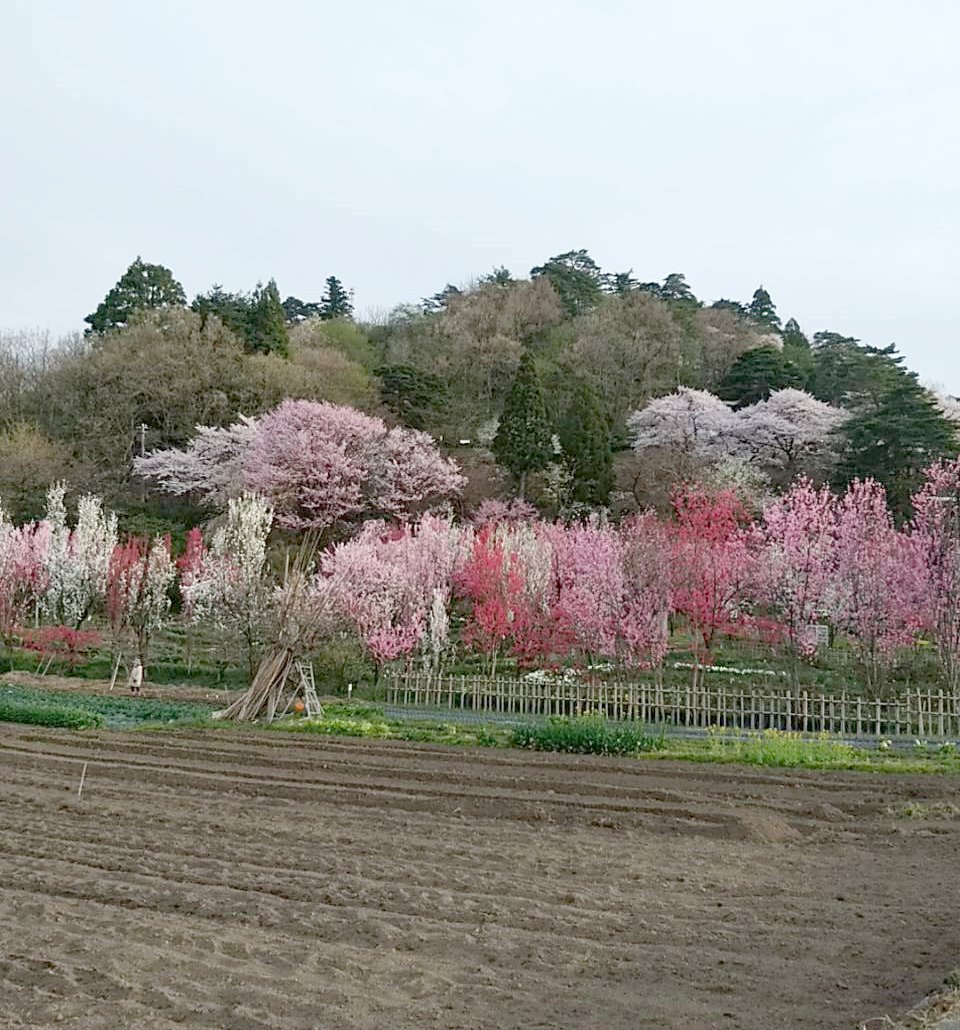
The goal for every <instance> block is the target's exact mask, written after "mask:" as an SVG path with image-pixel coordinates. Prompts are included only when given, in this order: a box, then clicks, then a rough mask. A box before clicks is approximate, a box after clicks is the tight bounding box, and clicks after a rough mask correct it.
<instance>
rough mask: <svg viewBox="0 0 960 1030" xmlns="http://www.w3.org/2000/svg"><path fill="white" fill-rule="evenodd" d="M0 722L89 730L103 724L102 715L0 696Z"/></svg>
mask: <svg viewBox="0 0 960 1030" xmlns="http://www.w3.org/2000/svg"><path fill="white" fill-rule="evenodd" d="M0 722H18V723H26V724H28V725H30V726H56V727H58V728H61V729H66V730H90V729H96V728H97V727H99V726H102V725H103V716H102V715H97V714H96V712H84V711H81V710H79V709H77V708H66V707H64V706H62V705H51V704H46V705H44V704H30V703H28V702H25V701H14V700H8V699H6V698H0Z"/></svg>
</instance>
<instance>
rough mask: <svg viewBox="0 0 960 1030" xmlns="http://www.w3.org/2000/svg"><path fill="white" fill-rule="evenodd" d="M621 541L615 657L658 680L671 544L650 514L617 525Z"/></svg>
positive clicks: (666, 631)
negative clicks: (620, 591)
mask: <svg viewBox="0 0 960 1030" xmlns="http://www.w3.org/2000/svg"><path fill="white" fill-rule="evenodd" d="M620 536H621V539H622V541H623V586H624V604H623V609H622V611H621V614H620V620H619V626H618V632H619V634H620V638H621V645H620V646H621V654H620V657H621V660H622V661H623V662H624V663H625V664H626V665H628V666H636V667H638V668H645V669H655V670H657V673H658V675H659V672H660V669H661V667H662V665H663V659H664V658H665V657H666V654H667V642H668V639H669V635H670V626H669V614H670V610H671V606H672V603H673V589H672V584H673V573H674V566H673V561H672V559H671V550H672V543H673V541H672V539H671V536H670V533H669V531H668V528H667V527H666V526H665V525H664V523H663V522H661V521H660V519H658V518H657V517H656V515H655V514H654V513H653V512H643V513H641V514H639V515H634V516H632V517H630V518H628V519H626V520H625V521H624V522H623V523H622V524H621V526H620Z"/></svg>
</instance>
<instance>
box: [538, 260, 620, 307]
mask: <svg viewBox="0 0 960 1030" xmlns="http://www.w3.org/2000/svg"><path fill="white" fill-rule="evenodd" d="M540 276H543V277H544V278H546V279H548V280H549V282H550V284H551V285H552V286H553V288H554V289H555V290H556V291H557V296H558V297H559V298H560V303H561V304H562V305H563V308H564V310H565V311H566V312H567V314H568V315H570V316H571V317H572V316H575V315H580V314H583V313H584V312H585V311H589V310H590V309H591V308H593V307H596V305H597V304H598V303H599V301H600V298H601V297H602V296H603V284H604V278H603V273H602V272H601V270H600V266H599V265H598V264H597V263H596V261H594V260H593V258H592V257H590V255H589V254H588V253H587V251H585V250H568V251H567V252H566V253H565V254H557V255H556V256H555V257H552V258H550V260H549V261H546V262H545V263H544V264H542V265H538V266H537V267H536V268H531V269H530V277H531V278H532V279H536V278H539V277H540Z"/></svg>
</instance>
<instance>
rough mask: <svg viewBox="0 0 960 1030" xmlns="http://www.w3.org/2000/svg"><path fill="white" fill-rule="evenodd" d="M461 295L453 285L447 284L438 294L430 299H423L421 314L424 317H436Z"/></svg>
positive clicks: (460, 291)
mask: <svg viewBox="0 0 960 1030" xmlns="http://www.w3.org/2000/svg"><path fill="white" fill-rule="evenodd" d="M462 293H463V291H462V290H460V289H459V288H458V287H456V286H454V285H453V283H447V285H446V286H444V288H443V289H442V290H441V291H440V292H439V293H435V294H434V295H433V296H432V297H424V298H423V301H422V304H423V313H424V314H425V315H438V314H440V313H441V312H442V311H446V310H447V307H448V306H449V304H450V302H451V301H452V300H455V299H456V298H457V297H459V296H461V295H462Z"/></svg>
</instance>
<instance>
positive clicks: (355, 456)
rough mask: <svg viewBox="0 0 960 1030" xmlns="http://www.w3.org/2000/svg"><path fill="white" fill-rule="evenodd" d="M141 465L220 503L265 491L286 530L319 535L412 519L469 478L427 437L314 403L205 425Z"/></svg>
mask: <svg viewBox="0 0 960 1030" xmlns="http://www.w3.org/2000/svg"><path fill="white" fill-rule="evenodd" d="M136 469H137V471H138V473H139V474H140V475H141V476H144V477H145V478H149V479H153V480H155V481H156V482H157V483H158V484H159V485H160V486H161V487H162V488H163V489H164V490H167V491H168V492H171V493H187V492H193V493H196V494H198V495H199V496H201V497H204V498H206V499H208V500H210V501H211V502H213V503H222V502H223V500H224V499H225V498H229V497H234V496H237V495H238V494H240V493H241V492H242V491H243V490H249V491H253V492H256V493H258V494H261V495H262V496H264V497H266V498H267V499H268V500H269V501H270V503H271V504H272V505H273V506H274V511H275V515H276V522H277V525H278V526H281V527H283V528H285V529H291V530H314V531H318V532H320V533H326V532H327V531H329V530H330V529H331V528H332V527H333V526H334V525H336V524H337V523H343V522H350V521H355V520H358V519H362V518H370V517H391V518H398V519H405V518H408V517H410V515H411V514H412V513H414V512H416V511H417V510H418V509H421V508H430V507H433V506H436V505H438V504H441V503H443V502H445V501H446V500H447V499H448V498H450V497H451V496H452V495H454V494H456V493H457V492H458V491H459V490H460V488H461V486H462V484H463V482H464V480H463V477H462V476H461V475H460V473H459V470H458V468H457V465H456V463H455V462H453V461H452V460H451V459H449V458H445V457H443V456H442V455H441V454H440V452H439V450H438V449H437V446H436V444H435V443H434V441H433V439H432V438H431V437H430V436H429V435H428V434H426V433H422V432H418V431H416V430H413V429H406V428H404V427H402V426H395V427H393V428H388V427H387V425H386V424H385V423H384V422H383V420H382V419H379V418H376V417H374V416H372V415H365V414H363V413H362V412H360V411H356V410H355V409H353V408H350V407H346V406H343V405H336V404H328V403H326V402H319V401H305V400H287V401H284V402H283V403H282V404H280V405H279V406H278V407H276V408H274V409H273V410H272V411H269V412H267V413H266V414H265V415H263V416H261V417H260V418H259V419H256V420H253V419H246V420H244V421H243V422H241V423H238V424H236V425H234V426H230V427H229V428H227V429H210V428H204V429H201V430H200V432H199V433H198V436H197V437H196V438H195V439H194V440H193V441H192V442H191V444H190V445H189V446H188V447H187V448H185V449H183V450H172V451H161V452H157V453H155V454H151V455H148V456H147V457H145V458H142V459H139V460H138V461H137V463H136Z"/></svg>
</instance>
